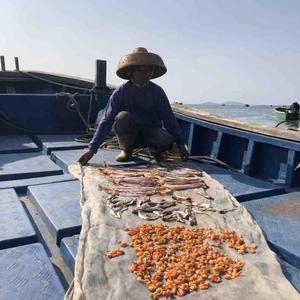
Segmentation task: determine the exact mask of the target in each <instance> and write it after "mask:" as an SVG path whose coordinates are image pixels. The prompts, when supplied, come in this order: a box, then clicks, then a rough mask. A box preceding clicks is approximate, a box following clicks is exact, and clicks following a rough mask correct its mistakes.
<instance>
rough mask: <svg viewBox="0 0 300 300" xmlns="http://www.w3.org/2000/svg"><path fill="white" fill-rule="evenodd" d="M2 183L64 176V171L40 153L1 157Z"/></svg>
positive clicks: (14, 154) (0, 174) (3, 155)
mask: <svg viewBox="0 0 300 300" xmlns="http://www.w3.org/2000/svg"><path fill="white" fill-rule="evenodd" d="M0 166H1V167H0V181H2V180H3V181H4V180H16V179H24V178H32V177H42V176H50V175H59V174H62V173H63V172H62V170H61V169H60V168H59V167H58V166H57V165H55V164H54V163H53V161H51V160H50V159H49V158H48V157H46V156H45V155H42V154H40V153H12V154H1V155H0Z"/></svg>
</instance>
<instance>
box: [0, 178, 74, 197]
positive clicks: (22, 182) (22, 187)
mask: <svg viewBox="0 0 300 300" xmlns="http://www.w3.org/2000/svg"><path fill="white" fill-rule="evenodd" d="M71 180H77V179H76V178H75V177H74V176H72V175H70V174H64V175H54V176H45V177H37V178H28V179H19V180H9V181H1V182H0V190H1V189H8V188H13V189H15V190H16V191H17V192H18V193H24V192H26V190H27V187H28V186H33V185H40V184H45V183H55V182H63V181H71Z"/></svg>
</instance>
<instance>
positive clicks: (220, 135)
mask: <svg viewBox="0 0 300 300" xmlns="http://www.w3.org/2000/svg"><path fill="white" fill-rule="evenodd" d="M222 138H223V132H221V131H219V132H218V135H217V139H216V141H215V142H213V148H212V153H211V157H213V158H217V157H218V155H219V151H220V145H221V141H222Z"/></svg>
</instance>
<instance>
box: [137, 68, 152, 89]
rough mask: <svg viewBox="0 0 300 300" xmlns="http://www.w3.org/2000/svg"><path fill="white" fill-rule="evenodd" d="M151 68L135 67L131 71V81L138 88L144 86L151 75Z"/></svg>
mask: <svg viewBox="0 0 300 300" xmlns="http://www.w3.org/2000/svg"><path fill="white" fill-rule="evenodd" d="M153 69H154V68H153V67H152V66H135V67H132V69H131V80H132V81H133V82H134V83H136V84H138V85H139V86H145V85H146V84H147V83H148V82H149V81H150V79H151V77H152V74H153Z"/></svg>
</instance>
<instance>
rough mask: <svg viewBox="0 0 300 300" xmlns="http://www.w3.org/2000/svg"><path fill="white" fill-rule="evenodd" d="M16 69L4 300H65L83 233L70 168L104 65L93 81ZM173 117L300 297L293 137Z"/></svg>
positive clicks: (4, 197) (1, 164)
mask: <svg viewBox="0 0 300 300" xmlns="http://www.w3.org/2000/svg"><path fill="white" fill-rule="evenodd" d="M16 70H17V71H5V70H2V71H0V249H1V250H0V266H1V269H2V270H5V272H2V273H1V284H0V299H16V300H18V299H22V300H29V299H30V300H48V299H52V300H62V299H63V297H64V294H65V291H66V289H67V288H68V286H69V284H70V283H71V282H72V279H73V273H74V265H75V257H76V254H77V249H78V244H79V234H80V231H81V226H82V220H81V210H80V205H79V203H80V191H81V189H80V184H79V181H78V180H77V179H76V178H75V177H73V176H72V175H71V174H69V171H68V166H69V165H70V164H74V163H76V161H77V160H78V158H79V156H80V154H81V153H82V151H83V149H84V148H86V147H87V143H81V142H78V139H77V137H78V135H80V134H84V133H86V132H87V131H88V130H89V128H90V127H92V125H94V124H95V123H96V120H97V115H98V112H99V111H100V110H101V109H103V108H104V107H105V105H106V103H107V101H108V99H109V96H110V95H111V94H112V92H113V90H114V87H113V86H111V85H108V84H107V83H106V62H105V61H97V63H96V78H95V80H87V79H81V78H77V77H71V76H65V75H57V74H50V73H42V72H28V71H27V72H24V71H23V72H22V71H19V66H18V65H16ZM222 105H223V106H224V105H225V104H222ZM172 109H173V111H174V114H175V117H176V118H177V121H178V123H179V125H180V127H181V129H182V132H183V136H184V139H185V143H186V144H187V145H188V149H189V153H190V155H191V159H192V161H193V162H194V163H195V164H197V165H198V166H199V167H200V168H201V169H202V170H204V171H205V172H206V173H207V174H209V175H210V176H211V177H212V178H214V179H215V180H217V181H219V182H220V183H221V184H222V185H223V186H224V187H225V188H226V189H227V190H228V191H229V192H230V193H231V194H232V195H233V196H234V197H235V198H236V199H237V200H238V201H239V202H240V203H241V204H242V205H243V206H245V207H246V208H247V210H248V211H249V212H250V213H251V214H252V215H253V216H254V217H255V219H256V221H257V223H258V224H259V225H260V226H261V228H262V230H263V232H264V234H265V236H266V239H267V241H268V243H269V246H270V248H271V249H272V250H273V251H274V252H275V253H276V254H277V257H278V260H279V262H280V264H281V267H282V271H283V273H284V274H285V275H286V277H287V278H288V280H289V281H290V282H291V283H292V284H293V285H294V287H295V288H296V289H297V290H298V291H300V251H299V249H300V239H299V238H298V235H299V232H300V217H299V203H300V192H298V191H299V188H300V174H299V171H297V170H295V168H296V166H297V165H298V163H299V161H300V137H299V134H298V133H297V132H287V131H285V130H280V129H275V128H267V127H265V126H259V125H255V124H247V123H243V122H240V121H237V120H232V119H227V118H222V117H218V116H214V115H210V114H207V113H205V112H201V111H200V110H197V109H192V108H190V107H187V106H185V105H183V104H181V103H177V104H174V105H172ZM279 111H280V110H279ZM98 152H99V153H98ZM98 152H97V154H96V155H95V156H94V157H93V160H92V163H99V162H103V161H106V162H107V163H108V164H109V165H113V164H114V163H115V160H114V157H115V155H116V151H113V150H111V151H108V150H106V151H104V150H99V151H98ZM139 163H141V161H140V162H139ZM291 188H293V190H292V191H291ZM1 222H2V223H1ZM270 276H271V274H270ZM3 287H5V290H3Z"/></svg>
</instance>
